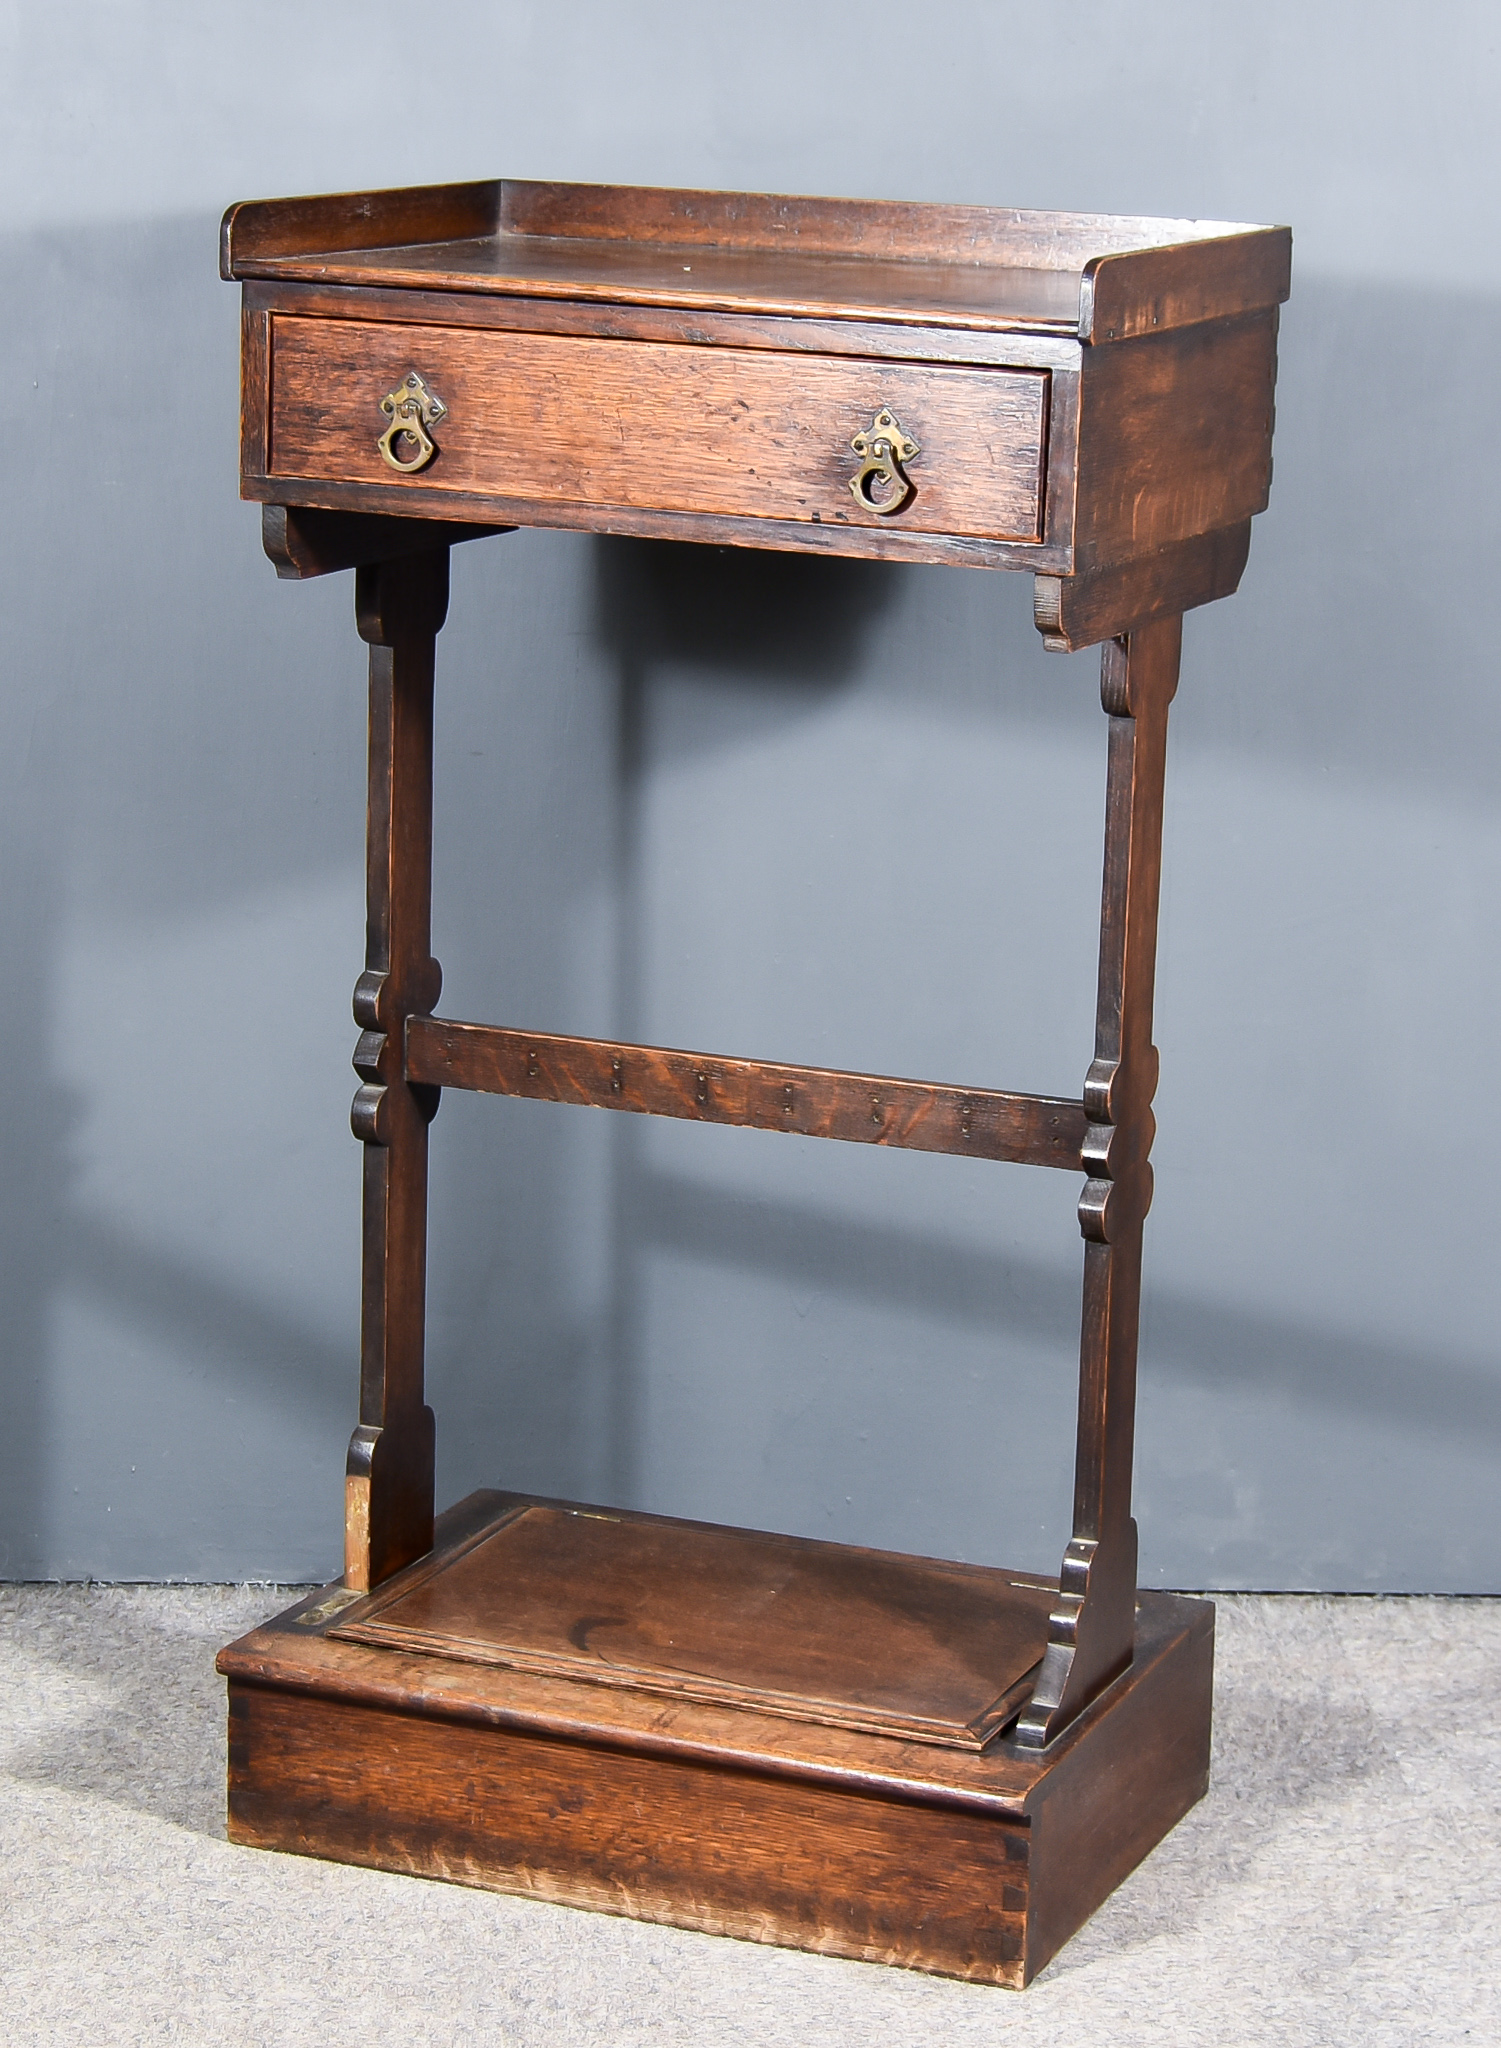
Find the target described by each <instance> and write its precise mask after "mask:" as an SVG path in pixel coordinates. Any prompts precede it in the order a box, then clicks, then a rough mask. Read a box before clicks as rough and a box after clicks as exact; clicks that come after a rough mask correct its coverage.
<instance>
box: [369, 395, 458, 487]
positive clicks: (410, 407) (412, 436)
mask: <svg viewBox="0 0 1501 2048" xmlns="http://www.w3.org/2000/svg"><path fill="white" fill-rule="evenodd" d="M380 409H381V411H382V412H383V413H385V415H386V416H387V418H388V419H389V420H390V422H391V424H390V426H388V427H387V428H386V431H385V432H384V433H383V434H382V435H381V437H380V439H379V440H378V441H377V442H376V444H375V445H376V447H377V448H379V450H380V453H381V460H382V461H383V462H386V463H388V464H389V465H390V467H391V468H392V469H395V470H399V471H400V472H401V474H402V475H403V476H414V475H415V474H416V472H417V471H418V470H419V469H426V468H427V465H428V464H429V463H430V462H431V461H432V459H433V457H434V456H435V455H436V454H437V452H438V449H437V445H436V443H435V442H434V440H433V438H432V436H431V435H430V434H429V433H428V431H427V430H428V428H429V427H431V426H435V425H436V424H437V422H438V421H439V420H441V419H442V418H443V417H444V416H445V414H446V413H447V411H448V407H447V406H446V405H445V404H444V403H443V401H442V399H441V398H440V397H439V396H438V394H437V392H436V391H429V390H428V388H427V386H426V385H425V384H424V383H423V381H422V379H421V378H420V377H419V376H418V375H417V372H416V371H415V370H408V372H407V374H406V376H405V378H404V379H403V380H402V382H401V383H400V384H398V385H397V387H396V389H395V390H394V391H388V392H387V393H386V395H385V397H384V398H383V399H382V400H381V402H380ZM403 439H405V440H408V441H414V442H415V443H416V453H415V454H414V455H411V456H409V457H408V458H407V459H406V460H405V461H403V460H402V458H401V457H400V456H399V455H398V454H397V452H396V444H397V442H398V441H401V440H403Z"/></svg>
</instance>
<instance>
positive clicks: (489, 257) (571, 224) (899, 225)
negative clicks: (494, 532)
mask: <svg viewBox="0 0 1501 2048" xmlns="http://www.w3.org/2000/svg"><path fill="white" fill-rule="evenodd" d="M221 240H222V251H223V254H222V259H221V261H222V269H223V274H224V275H225V276H226V277H229V276H234V277H241V278H250V277H286V278H295V277H317V278H321V279H324V280H326V281H328V282H338V283H342V284H353V285H379V284H381V283H386V284H397V285H405V286H412V287H415V288H419V289H420V288H422V287H424V286H428V287H438V288H441V289H449V290H465V289H467V290H471V291H475V290H478V291H491V292H501V293H505V294H506V295H508V296H526V295H535V296H542V297H547V298H566V299H573V300H587V299H594V300H599V301H604V300H612V301H617V302H621V303H634V304H639V305H648V304H658V305H681V306H690V307H701V308H704V309H706V310H707V309H715V308H717V309H722V310H743V311H749V310H760V311H780V312H783V313H788V314H793V315H812V316H817V315H820V314H823V315H829V314H832V315H833V316H834V317H855V318H876V319H879V318H883V317H884V318H889V319H898V320H909V321H929V320H939V321H943V322H946V323H949V324H954V325H964V326H973V327H975V328H977V329H981V330H990V331H1000V330H1004V329H1007V328H1009V329H1011V330H1013V331H1023V330H1027V329H1032V330H1037V331H1043V332H1054V333H1060V334H1077V335H1079V336H1080V337H1081V338H1082V339H1088V340H1093V341H1094V342H1096V343H1098V342H1100V341H1105V340H1110V339H1113V338H1115V337H1116V336H1117V335H1121V336H1124V335H1127V334H1131V333H1136V332H1138V331H1142V332H1145V331H1149V330H1150V331H1164V332H1165V331H1167V329H1168V328H1169V327H1172V326H1176V325H1179V324H1182V323H1185V322H1190V321H1202V320H1209V319H1217V318H1223V317H1225V316H1226V315H1230V314H1235V313H1239V312H1243V311H1245V310H1247V309H1248V308H1249V307H1251V306H1260V305H1272V304H1276V303H1278V302H1279V300H1281V299H1283V298H1286V296H1287V280H1288V272H1289V247H1290V244H1289V237H1288V234H1287V231H1286V229H1276V228H1262V227H1252V226H1247V225H1244V224H1242V223H1237V222H1225V221H1192V220H1152V219H1148V218H1145V217H1132V216H1121V215H1105V214H1069V213H1039V212H1031V211H1026V210H1023V209H1016V208H1004V207H973V206H970V207H966V206H934V205H917V204H908V203H903V202H890V201H879V200H842V199H833V200H831V199H799V198H790V197H782V196H778V195H774V194H764V193H724V192H679V191H658V190H652V189H648V188H642V187H630V186H586V185H546V184H526V183H524V182H518V181H511V180H506V181H497V182H492V183H485V184H476V185H470V186H446V187H427V188H418V189H416V190H413V191H410V192H382V193H363V194H346V195H343V196H341V197H334V198H327V199H298V200H272V201H260V202H254V203H251V204H247V205H242V206H239V207H232V208H231V209H230V211H229V213H228V214H227V215H226V216H225V221H224V227H223V231H222V238H221ZM685 259H687V260H685Z"/></svg>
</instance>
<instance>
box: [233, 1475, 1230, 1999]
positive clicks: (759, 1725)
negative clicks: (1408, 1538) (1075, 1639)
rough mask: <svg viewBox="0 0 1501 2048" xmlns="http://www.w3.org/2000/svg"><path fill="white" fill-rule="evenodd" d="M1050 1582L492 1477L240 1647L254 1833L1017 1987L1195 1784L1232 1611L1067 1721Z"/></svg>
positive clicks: (1207, 1619)
mask: <svg viewBox="0 0 1501 2048" xmlns="http://www.w3.org/2000/svg"><path fill="white" fill-rule="evenodd" d="M1057 1599H1058V1585H1057V1581H1056V1580H1052V1581H1049V1580H1046V1579H1041V1578H1036V1577H1033V1576H1031V1575H1029V1574H1025V1573H1012V1572H1006V1571H1001V1570H995V1569H989V1568H985V1567H982V1566H977V1565H962V1564H950V1563H943V1562H939V1561H937V1560H932V1559H927V1558H916V1557H902V1556H896V1555H893V1554H890V1553H887V1552H883V1551H875V1550H861V1549H855V1548H853V1547H851V1546H848V1545H845V1544H836V1543H819V1542H813V1541H811V1540H807V1539H803V1538H797V1537H788V1536H774V1535H764V1534H759V1533H754V1532H751V1531H746V1530H738V1529H722V1528H716V1527H713V1526H710V1525H706V1524H703V1523H697V1522H681V1521H672V1520H668V1519H667V1518H665V1517H662V1516H654V1515H635V1514H628V1513H625V1512H623V1511H621V1510H619V1509H613V1508H610V1509H606V1508H595V1507H584V1506H578V1505H574V1504H571V1503H568V1502H563V1501H543V1500H533V1499H530V1498H528V1497H526V1496H523V1495H519V1494H511V1493H491V1492H484V1493H475V1494H472V1495H471V1496H470V1497H469V1499H468V1500H466V1501H463V1502H462V1503H461V1504H460V1505H459V1506H458V1507H456V1508H454V1509H452V1510H451V1511H450V1512H449V1513H448V1514H447V1515H444V1516H442V1517H440V1518H439V1522H438V1527H437V1532H436V1543H435V1546H434V1548H433V1550H432V1551H431V1552H430V1553H429V1554H428V1555H427V1556H425V1557H423V1558H421V1559H420V1560H419V1561H418V1562H417V1563H415V1564H413V1565H410V1566H408V1567H407V1568H406V1570H404V1571H401V1572H398V1573H397V1574H396V1575H395V1576H394V1577H393V1578H390V1579H388V1580H386V1581H385V1582H384V1584H382V1585H381V1586H380V1587H379V1588H378V1589H377V1591H375V1592H374V1593H372V1594H366V1595H360V1594H355V1593H353V1592H351V1591H350V1589H349V1588H347V1587H345V1586H344V1585H342V1584H339V1585H335V1586H332V1587H329V1588H326V1589H324V1590H323V1591H321V1592H318V1593H315V1594H312V1595H311V1596H310V1597H309V1598H308V1599H306V1600H304V1601H302V1602H300V1603H299V1604H298V1605H297V1606H295V1607H293V1608H290V1609H289V1610H288V1611H287V1612H286V1613H285V1614H282V1615H279V1616H278V1617H277V1618H276V1619H275V1620H274V1621H270V1622H267V1623H266V1624H265V1625H264V1626H263V1627H261V1628H258V1629H256V1630H254V1631H253V1632H252V1633H251V1634H250V1635H248V1636H245V1637H244V1638H243V1639H242V1640H241V1641H239V1642H237V1643H234V1644H232V1645H231V1646H230V1647H229V1648H228V1649H226V1650H225V1651H223V1652H222V1653H221V1655H220V1658H219V1669H220V1670H221V1671H222V1672H223V1673H224V1674H225V1676H226V1677H227V1678H228V1679H229V1698H230V1708H229V1712H230V1775H229V1833H230V1839H231V1840H232V1841H236V1842H242V1843H247V1844H250V1845H253V1846H255V1847H258V1848H266V1849H282V1850H289V1851H292V1852H294V1853H297V1854H302V1855H312V1856H324V1857H332V1858H335V1859H337V1860H338V1861H340V1862H345V1863H364V1864H371V1865H374V1866H375V1867H377V1868H379V1869H383V1870H397V1871H404V1872H409V1873H413V1874H417V1875H421V1876H425V1877H439V1878H449V1879H453V1880H455V1881H457V1882H459V1883H463V1884H472V1885H483V1886H489V1887H492V1888H494V1889H496V1890H499V1891H509V1892H522V1893H526V1894H528V1895H530V1896H531V1897H534V1898H541V1899H548V1900H552V1901H555V1902H560V1903H563V1904H566V1905H574V1906H587V1907H592V1908H594V1909H596V1910H599V1911H604V1912H613V1913H623V1914H628V1915H630V1916H632V1917H633V1918H636V1919H642V1920H663V1921H668V1922H671V1923H673V1924H675V1925H677V1926H686V1927H694V1928H699V1929H701V1930H703V1931H705V1932H708V1933H714V1934H729V1935H738V1936H740V1937H741V1938H743V1939H746V1940H752V1941H770V1942H778V1943H781V1944H783V1945H785V1946H788V1947H794V1948H806V1949H814V1950H818V1951H820V1952H822V1953H825V1954H830V1955H841V1956H852V1957H857V1958H861V1959H864V1960H867V1961H875V1962H885V1963H900V1964H905V1965H907V1966H908V1967H910V1968H916V1969H924V1970H932V1971H937V1972H939V1973H941V1974H943V1975H945V1976H952V1977H965V1978H971V1979H978V1980H981V1981H984V1982H991V1983H997V1984H1008V1985H1012V1986H1021V1985H1023V1984H1026V1983H1027V1982H1028V1981H1029V1980H1030V1979H1031V1978H1032V1977H1033V1976H1034V1975H1035V1974H1036V1973H1037V1971H1038V1970H1040V1969H1041V1968H1042V1967H1043V1965H1044V1964H1045V1963H1046V1962H1047V1961H1048V1960H1049V1958H1050V1957H1051V1956H1052V1955H1053V1954H1054V1953H1055V1952H1056V1951H1057V1949H1058V1948H1059V1947H1060V1946H1061V1944H1062V1943H1063V1942H1065V1941H1066V1940H1067V1939H1068V1937H1069V1935H1071V1934H1072V1933H1073V1932H1074V1930H1075V1929H1076V1928H1077V1927H1079V1926H1080V1925H1081V1924H1082V1922H1083V1921H1084V1920H1085V1919H1087V1918H1088V1916H1089V1915H1090V1914H1091V1913H1092V1912H1093V1911H1094V1910H1095V1908H1096V1907H1097V1906H1098V1905H1099V1904H1100V1903H1101V1902H1102V1900H1103V1899H1105V1897H1106V1896H1107V1895H1108V1894H1109V1893H1110V1892H1111V1891H1112V1890H1113V1889H1114V1887H1115V1886H1116V1885H1117V1884H1119V1883H1120V1881H1121V1879H1122V1878H1123V1877H1124V1876H1125V1875H1126V1874H1127V1872H1128V1871H1130V1870H1132V1869H1133V1868H1134V1867H1135V1866H1136V1864H1137V1863H1139V1862H1140V1861H1141V1859H1142V1858H1143V1857H1144V1856H1145V1855H1146V1854H1147V1852H1148V1851H1149V1850H1150V1849H1151V1848H1153V1847H1154V1845H1155V1844H1156V1843H1157V1842H1159V1841H1160V1840H1161V1839H1162V1837H1163V1836H1164V1835H1165V1834H1166V1833H1167V1832H1168V1830H1169V1829H1170V1828H1171V1827H1172V1826H1173V1825H1174V1823H1175V1822H1176V1821H1178V1820H1179V1819H1181V1817H1182V1816H1183V1814H1184V1813H1186V1812H1187V1811H1188V1809H1189V1807H1191V1806H1192V1805H1193V1804H1194V1802H1195V1801H1196V1800H1197V1799H1198V1798H1199V1797H1200V1796H1201V1795H1202V1793H1203V1791H1204V1789H1205V1786H1206V1784H1207V1782H1208V1774H1209V1728H1210V1692H1211V1680H1212V1668H1213V1657H1214V1609H1213V1607H1212V1605H1211V1604H1210V1603H1209V1602H1208V1601H1204V1600H1187V1599H1182V1598H1179V1597H1176V1596H1174V1595H1170V1594H1164V1593H1147V1592H1144V1593H1141V1594H1140V1595H1139V1596H1138V1605H1137V1634H1136V1645H1135V1656H1134V1658H1133V1661H1132V1663H1131V1664H1130V1666H1129V1667H1128V1669H1127V1670H1126V1671H1125V1672H1124V1673H1122V1675H1121V1676H1120V1677H1119V1678H1117V1679H1116V1680H1115V1682H1114V1683H1113V1684H1112V1685H1110V1686H1108V1687H1107V1688H1106V1689H1105V1691H1104V1692H1103V1693H1101V1694H1100V1695H1099V1696H1098V1697H1097V1698H1096V1699H1095V1700H1094V1701H1093V1702H1092V1703H1091V1704H1090V1705H1089V1706H1088V1707H1086V1708H1085V1709H1084V1711H1083V1712H1082V1713H1081V1714H1080V1715H1079V1716H1078V1717H1077V1718H1076V1719H1075V1720H1074V1721H1073V1722H1072V1723H1071V1725H1070V1726H1069V1727H1068V1728H1067V1729H1066V1730H1065V1731H1064V1733H1063V1734H1062V1735H1061V1736H1059V1737H1058V1738H1057V1740H1056V1741H1054V1742H1053V1743H1052V1744H1050V1745H1049V1746H1048V1747H1047V1748H1046V1749H1045V1750H1039V1749H1036V1748H1027V1747H1023V1746H1021V1745H1020V1744H1019V1743H1017V1742H1016V1740H1015V1739H1014V1736H1013V1734H1012V1733H1011V1732H1010V1731H1011V1729H1012V1727H1013V1725H1014V1719H1015V1716H1016V1714H1017V1712H1018V1710H1019V1708H1020V1707H1021V1706H1022V1705H1023V1704H1024V1703H1025V1702H1026V1700H1027V1699H1028V1698H1029V1697H1030V1695H1031V1691H1032V1687H1033V1684H1034V1683H1035V1680H1036V1676H1037V1667H1038V1664H1039V1662H1040V1660H1041V1658H1042V1655H1043V1651H1044V1648H1045V1645H1046V1642H1047V1637H1048V1617H1049V1612H1050V1610H1051V1608H1052V1607H1053V1606H1054V1605H1056V1603H1057Z"/></svg>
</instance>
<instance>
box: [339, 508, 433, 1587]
mask: <svg viewBox="0 0 1501 2048" xmlns="http://www.w3.org/2000/svg"><path fill="white" fill-rule="evenodd" d="M355 612H356V617H357V619H358V622H359V629H360V635H361V637H362V638H363V639H364V640H366V641H368V642H369V645H370V803H369V823H368V828H367V834H366V860H365V892H366V902H367V905H368V912H367V921H366V940H365V971H364V973H363V974H362V975H361V976H360V978H359V980H358V982H357V983H356V984H355V991H354V1018H355V1022H356V1023H357V1024H359V1025H360V1026H362V1030H361V1034H360V1038H359V1041H358V1043H357V1045H356V1047H355V1052H354V1068H355V1072H356V1073H357V1074H358V1075H359V1076H360V1079H361V1083H362V1085H361V1087H360V1088H359V1089H358V1091H357V1092H356V1094H355V1098H354V1107H353V1110H352V1112H351V1122H352V1124H353V1127H354V1134H355V1136H356V1137H357V1138H359V1139H361V1140H362V1141H363V1143H364V1147H365V1191H364V1285H363V1291H362V1298H361V1320H360V1419H359V1424H358V1427H357V1428H356V1429H355V1432H354V1435H353V1436H352V1437H351V1438H350V1443H349V1459H348V1466H347V1477H346V1480H345V1496H344V1503H345V1504H344V1576H345V1581H346V1583H347V1584H349V1585H351V1586H372V1585H379V1583H380V1581H381V1580H382V1579H385V1578H389V1577H390V1575H391V1574H392V1573H393V1572H395V1571H398V1570H399V1569H400V1568H401V1566H402V1565H404V1564H407V1563H409V1562H410V1561H411V1560H412V1559H413V1558H414V1557H420V1556H421V1555H422V1554H423V1552H424V1551H426V1550H428V1549H430V1548H431V1546H432V1540H433V1412H432V1410H431V1409H430V1408H428V1407H427V1406H425V1404H424V1402H423V1341H424V1323H425V1314H426V1298H427V1280H426V1274H427V1127H428V1124H429V1123H430V1122H431V1120H432V1115H433V1111H434V1110H435V1109H436V1107H437V1096H436V1094H435V1093H434V1092H433V1091H432V1090H430V1089H429V1090H422V1089H418V1088H414V1087H412V1086H411V1085H410V1084H409V1083H408V1081H407V1080H406V1077H405V1075H404V1073H403V1071H402V1069H403V1053H402V1045H403V1034H404V1028H405V1023H406V1019H407V1016H408V1015H409V1014H410V1013H411V1011H413V1010H430V1009H431V1008H432V1006H433V1004H434V1003H435V1002H436V1001H437V1000H438V992H439V990H440V989H441V988H442V985H443V974H442V970H441V969H440V967H439V966H438V963H437V961H436V960H434V959H433V957H432V951H431V923H432V834H433V824H432V820H433V643H434V641H435V640H436V638H437V636H438V634H439V632H440V631H441V630H442V626H443V621H444V619H445V617H446V616H447V612H448V550H447V548H438V549H435V550H433V551H431V552H429V553H427V554H420V555H410V556H406V555H404V556H402V557H401V558H400V559H399V560H396V561H390V562H385V563H382V564H379V565H377V566H373V567H368V568H362V569H360V570H358V571H357V572H356V583H355Z"/></svg>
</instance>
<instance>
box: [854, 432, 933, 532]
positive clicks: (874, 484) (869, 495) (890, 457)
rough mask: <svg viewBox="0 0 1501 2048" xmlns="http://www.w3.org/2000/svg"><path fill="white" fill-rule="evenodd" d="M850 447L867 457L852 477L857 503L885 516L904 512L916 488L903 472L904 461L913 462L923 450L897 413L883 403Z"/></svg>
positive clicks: (863, 508)
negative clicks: (904, 507) (889, 410)
mask: <svg viewBox="0 0 1501 2048" xmlns="http://www.w3.org/2000/svg"><path fill="white" fill-rule="evenodd" d="M850 446H851V448H853V449H854V451H855V453H856V454H857V455H859V456H862V457H863V458H864V460H863V461H862V463H861V465H860V470H859V474H858V475H856V476H852V477H851V478H850V491H851V494H852V495H853V497H854V500H855V503H856V504H857V505H858V506H859V507H860V508H861V510H862V511H864V512H879V513H880V514H881V515H882V516H883V517H885V518H889V517H890V515H891V514H892V513H893V512H900V511H901V509H902V507H903V506H904V505H906V504H907V503H909V502H910V500H911V498H912V494H913V491H914V490H915V489H916V486H915V485H914V484H913V482H912V480H911V478H910V477H908V476H906V475H905V474H904V473H903V470H902V464H903V463H904V462H910V461H911V460H912V458H913V456H914V455H920V454H921V453H922V450H921V449H920V448H919V447H918V445H917V443H916V442H915V441H914V440H913V438H912V436H911V435H910V434H909V433H908V432H907V430H906V428H905V427H904V426H903V425H902V423H901V421H900V420H899V419H898V418H897V416H896V414H895V413H894V412H888V411H887V409H886V408H885V406H882V408H881V410H880V411H879V412H878V413H877V414H876V416H875V418H874V419H873V420H872V421H871V423H870V425H869V426H868V427H867V428H866V429H865V431H864V432H863V433H860V434H856V435H855V437H854V439H853V440H852V441H851V442H850Z"/></svg>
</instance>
